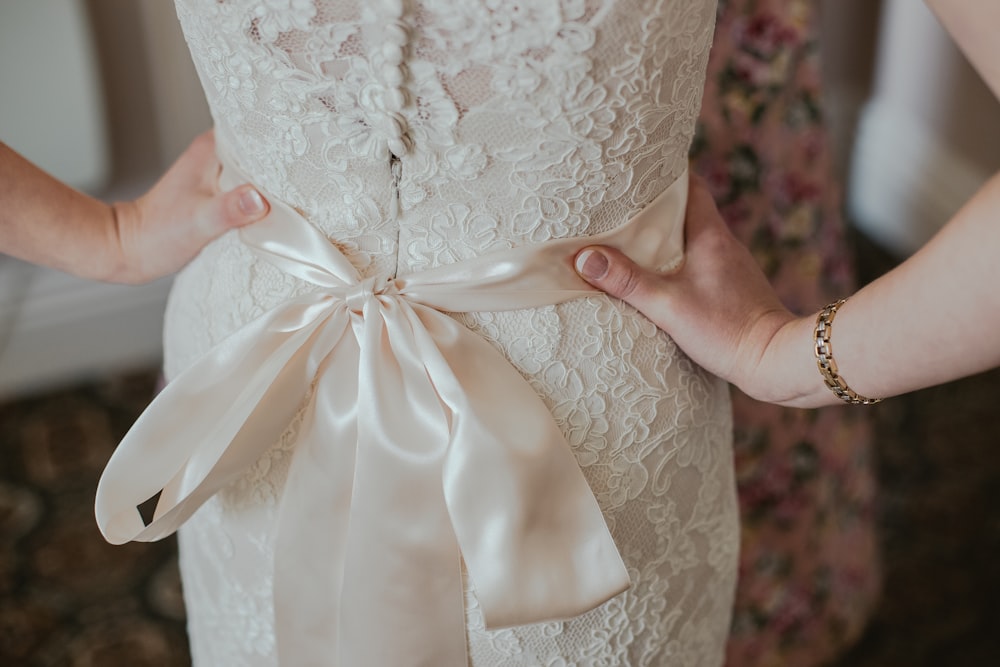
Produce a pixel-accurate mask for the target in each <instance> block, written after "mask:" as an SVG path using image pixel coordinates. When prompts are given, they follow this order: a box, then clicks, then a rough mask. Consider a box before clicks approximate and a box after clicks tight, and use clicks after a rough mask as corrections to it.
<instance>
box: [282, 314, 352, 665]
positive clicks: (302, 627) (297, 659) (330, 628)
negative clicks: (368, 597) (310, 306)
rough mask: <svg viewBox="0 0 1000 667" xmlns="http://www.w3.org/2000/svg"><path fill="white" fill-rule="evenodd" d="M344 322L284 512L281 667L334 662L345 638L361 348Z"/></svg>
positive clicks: (309, 414) (306, 422) (322, 376)
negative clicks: (343, 603) (347, 548)
mask: <svg viewBox="0 0 1000 667" xmlns="http://www.w3.org/2000/svg"><path fill="white" fill-rule="evenodd" d="M346 325H347V318H346V316H345V320H344V326H343V327H341V328H340V336H339V342H338V343H337V344H336V345H335V346H334V348H333V351H332V352H331V353H330V355H329V356H328V357H327V358H326V360H325V361H324V362H323V365H322V367H321V368H320V371H319V380H318V382H317V384H316V390H315V393H314V394H313V400H312V401H310V403H309V407H308V408H307V411H306V412H305V414H304V415H303V419H302V423H301V425H300V427H299V434H298V441H297V444H296V446H295V451H294V453H293V455H292V462H291V465H290V467H289V471H288V478H287V480H286V482H285V488H284V492H283V495H282V499H281V504H280V507H279V509H278V520H277V521H278V523H277V534H276V544H275V556H274V559H275V560H274V567H275V574H274V612H275V625H276V630H275V632H276V636H277V643H278V655H279V657H280V658H281V663H282V664H285V663H286V662H288V663H294V664H296V665H303V666H316V667H322V666H323V665H328V664H331V660H330V647H331V646H339V645H340V643H341V641H342V638H341V636H340V626H341V616H342V614H343V613H345V612H343V611H342V609H341V604H340V600H341V597H342V590H343V581H344V560H345V546H346V541H347V529H348V523H349V519H350V512H351V494H352V491H353V488H354V467H355V456H356V448H357V440H358V435H357V431H358V429H357V419H358V381H357V377H358V376H357V373H358V360H359V350H358V345H357V342H356V341H355V340H354V337H353V335H350V334H349V333H348V330H347V326H346ZM346 613H348V614H349V613H352V612H351V610H346ZM333 664H359V663H344V662H340V661H336V662H334V663H333Z"/></svg>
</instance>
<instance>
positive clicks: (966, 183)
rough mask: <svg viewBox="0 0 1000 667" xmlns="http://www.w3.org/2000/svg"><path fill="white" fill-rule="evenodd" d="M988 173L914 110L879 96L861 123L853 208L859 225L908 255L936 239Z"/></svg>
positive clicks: (853, 168)
mask: <svg viewBox="0 0 1000 667" xmlns="http://www.w3.org/2000/svg"><path fill="white" fill-rule="evenodd" d="M990 176H991V174H990V173H989V172H987V171H985V170H984V169H983V168H982V167H979V166H978V165H976V164H974V163H972V162H971V161H969V160H968V159H967V158H966V157H964V156H963V155H962V154H961V153H959V152H958V151H957V150H955V149H954V148H953V147H952V146H950V145H949V144H947V143H945V142H944V141H943V140H941V139H940V138H938V136H936V134H935V132H934V131H933V128H931V127H929V126H928V125H926V124H924V123H922V122H921V120H920V119H919V118H918V117H916V116H915V115H914V114H912V113H911V112H910V111H909V110H907V109H899V108H896V107H893V106H891V105H889V104H887V103H885V102H882V101H880V100H878V99H874V100H872V101H871V102H869V103H868V104H867V105H866V106H865V107H864V109H863V110H862V112H861V118H860V122H859V124H858V132H857V138H856V141H855V147H854V152H853V159H852V165H851V170H850V178H849V186H848V197H847V205H848V212H849V215H850V217H851V219H852V222H853V223H854V224H855V225H856V226H857V227H858V228H859V229H861V230H862V231H863V232H865V233H866V234H867V235H868V236H870V237H871V238H872V239H873V240H875V241H877V242H878V243H879V244H881V245H882V246H884V247H885V248H886V249H887V250H890V251H892V252H893V253H895V254H897V255H899V256H900V257H905V256H908V255H910V254H912V253H913V252H914V251H915V250H916V249H917V248H919V247H920V246H922V245H923V244H924V243H926V242H927V241H928V240H930V238H931V237H932V236H933V235H934V234H935V233H936V232H937V231H938V230H939V229H940V228H941V226H942V225H944V223H945V222H947V221H948V219H949V218H950V217H951V216H952V215H954V213H955V212H956V211H957V210H958V209H959V208H960V207H961V206H962V205H963V204H964V203H965V202H966V201H968V199H969V197H971V196H972V195H973V194H974V193H975V192H976V190H977V189H978V188H979V187H980V186H981V185H982V184H983V183H984V182H985V181H986V179H987V178H989V177H990Z"/></svg>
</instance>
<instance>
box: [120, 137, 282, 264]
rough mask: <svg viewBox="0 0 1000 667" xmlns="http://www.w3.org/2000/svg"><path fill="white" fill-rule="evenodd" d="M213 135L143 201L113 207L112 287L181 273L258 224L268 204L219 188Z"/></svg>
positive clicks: (248, 189) (245, 190)
mask: <svg viewBox="0 0 1000 667" xmlns="http://www.w3.org/2000/svg"><path fill="white" fill-rule="evenodd" d="M219 169H220V165H219V162H218V160H217V159H216V157H215V139H214V135H213V133H212V132H211V131H209V132H205V133H204V134H202V135H200V136H199V137H197V138H196V139H195V140H194V141H193V142H192V143H191V145H190V146H189V147H188V148H187V150H185V151H184V153H183V154H182V155H181V156H180V157H179V158H178V159H177V161H176V162H175V163H174V164H173V166H171V167H170V169H169V170H168V171H167V173H166V174H164V175H163V177H162V178H161V179H160V180H159V181H158V182H157V183H156V185H154V186H153V187H152V189H150V190H149V192H147V193H146V194H145V195H143V196H141V197H139V198H138V199H136V200H135V201H132V202H125V203H117V204H115V205H114V206H113V210H114V225H113V226H112V227H111V229H110V230H109V231H110V234H111V238H110V239H109V247H110V248H111V249H112V250H113V257H114V259H113V260H112V263H111V266H112V267H114V270H113V272H112V274H111V275H110V276H109V277H108V278H107V279H108V280H112V281H114V282H126V283H141V282H146V281H149V280H153V279H155V278H159V277H161V276H165V275H168V274H171V273H174V272H175V271H177V270H179V269H180V268H181V267H183V266H184V265H185V264H187V263H188V262H189V261H191V259H193V258H194V256H195V255H197V254H198V252H199V251H200V250H201V249H202V247H204V246H205V245H206V244H207V243H208V242H209V241H212V240H213V239H215V238H216V237H218V236H219V235H221V234H222V233H223V232H226V231H228V230H230V229H233V228H236V227H241V226H243V225H246V224H249V223H251V222H256V221H257V220H260V219H261V218H263V217H264V216H265V215H267V212H268V208H269V207H268V204H267V202H266V201H264V199H263V198H262V197H261V196H260V194H259V193H258V192H257V191H256V190H255V189H254V188H253V187H252V186H250V185H243V186H240V187H238V188H235V189H233V190H231V191H229V192H220V191H219V188H218V177H219Z"/></svg>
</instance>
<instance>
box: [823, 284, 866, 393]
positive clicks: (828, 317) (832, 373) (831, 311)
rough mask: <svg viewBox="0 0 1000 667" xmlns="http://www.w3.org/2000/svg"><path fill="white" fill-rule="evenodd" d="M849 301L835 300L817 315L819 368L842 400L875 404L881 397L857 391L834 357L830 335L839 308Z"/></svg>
mask: <svg viewBox="0 0 1000 667" xmlns="http://www.w3.org/2000/svg"><path fill="white" fill-rule="evenodd" d="M846 302H847V299H841V300H839V301H835V302H833V303H831V304H830V305H828V306H827V307H825V308H824V309H823V310H821V311H819V315H817V316H816V328H815V329H814V330H813V340H814V343H815V347H814V350H815V352H816V366H817V367H818V368H819V372H820V375H822V376H823V382H824V384H826V386H827V387H828V388H829V389H830V391H832V392H833V393H834V395H836V396H837V398H839V399H840V400H842V401H844V402H845V403H850V404H851V405H874V404H875V403H878V402H880V401H881V400H882V399H881V398H868V397H866V396H862V395H861V394H859V393H857V392H856V391H854V390H853V389H851V388H850V387H849V386H848V385H847V381H846V380H844V378H842V377H841V376H840V373H839V371H838V369H837V362H836V361H835V360H834V358H833V344H832V343H831V342H830V337H831V335H832V334H833V318H834V317H836V315H837V310H838V309H839V308H840V307H841V306H843V305H844V303H846Z"/></svg>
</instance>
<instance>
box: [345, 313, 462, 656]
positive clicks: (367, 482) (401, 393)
mask: <svg viewBox="0 0 1000 667" xmlns="http://www.w3.org/2000/svg"><path fill="white" fill-rule="evenodd" d="M408 308H409V306H407V305H406V304H403V303H401V302H400V301H398V300H386V302H383V303H381V304H380V303H379V302H377V301H375V300H372V301H371V302H369V303H367V304H366V305H365V311H364V320H363V324H360V323H358V326H357V329H356V331H357V333H358V334H359V339H360V345H361V368H360V382H359V395H358V401H359V412H358V437H359V440H358V459H357V468H356V472H355V480H354V495H353V498H352V502H351V520H350V528H349V534H348V538H347V545H348V546H347V560H346V564H345V577H344V597H343V602H342V605H343V609H344V614H342V617H341V621H342V626H341V627H342V631H341V637H342V638H343V641H342V644H341V650H340V658H341V659H340V660H339V661H338V662H337V663H336V664H341V665H415V666H421V667H465V666H466V665H467V664H468V657H467V649H466V645H465V611H464V594H463V590H462V579H461V561H460V554H459V550H458V544H457V542H456V540H455V536H454V533H453V531H452V528H451V525H450V522H449V519H448V513H447V509H446V507H445V503H444V496H443V492H442V488H441V464H442V461H443V460H444V455H445V452H446V448H447V445H448V420H447V416H446V414H445V412H444V409H443V406H442V405H441V403H440V401H439V399H438V398H437V393H436V392H435V391H434V387H433V386H432V385H431V382H430V380H429V378H428V376H427V371H426V370H425V369H424V366H423V362H422V361H421V359H420V356H419V354H418V351H417V349H416V347H415V346H414V345H413V332H412V331H411V330H410V328H411V323H410V322H409V321H408V320H407V318H406V317H405V316H404V315H402V312H401V311H405V310H408ZM417 324H418V325H419V322H418V323H417ZM414 619H420V622H419V623H415V622H414Z"/></svg>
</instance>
